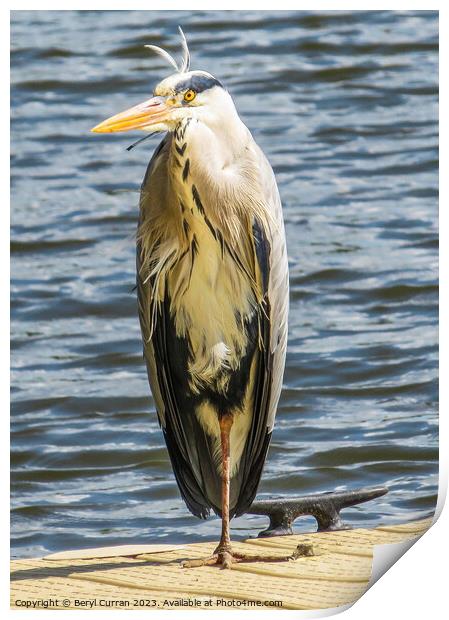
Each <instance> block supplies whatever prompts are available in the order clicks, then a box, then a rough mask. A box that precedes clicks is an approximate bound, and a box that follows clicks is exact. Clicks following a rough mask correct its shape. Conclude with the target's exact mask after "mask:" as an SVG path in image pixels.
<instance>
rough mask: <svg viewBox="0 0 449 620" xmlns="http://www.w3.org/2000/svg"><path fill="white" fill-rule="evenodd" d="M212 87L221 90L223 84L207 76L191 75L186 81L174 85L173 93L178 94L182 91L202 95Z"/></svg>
mask: <svg viewBox="0 0 449 620" xmlns="http://www.w3.org/2000/svg"><path fill="white" fill-rule="evenodd" d="M214 86H220V87H221V88H223V84H222V83H221V82H219V81H218V80H217V79H216V78H214V77H209V76H208V75H192V76H191V77H189V78H188V79H187V80H184V81H183V82H178V83H177V84H176V86H175V93H180V92H182V91H184V90H194V91H195V92H196V93H202V92H203V91H205V90H208V89H209V88H213V87H214Z"/></svg>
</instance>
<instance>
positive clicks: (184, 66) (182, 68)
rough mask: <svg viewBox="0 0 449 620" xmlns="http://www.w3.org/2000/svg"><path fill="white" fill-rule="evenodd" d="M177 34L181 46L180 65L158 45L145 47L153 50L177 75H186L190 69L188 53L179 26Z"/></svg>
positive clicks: (185, 40) (183, 35)
mask: <svg viewBox="0 0 449 620" xmlns="http://www.w3.org/2000/svg"><path fill="white" fill-rule="evenodd" d="M178 30H179V34H180V35H181V45H182V60H181V64H178V63H177V62H176V60H175V59H174V58H173V56H172V55H171V54H169V53H168V52H167V51H166V50H164V49H162V47H159V46H158V45H145V47H148V48H149V49H150V50H153V52H155V53H156V54H158V55H159V56H162V58H164V59H165V60H166V61H167V62H168V63H169V64H170V65H172V67H174V68H175V70H176V71H177V72H178V73H187V71H188V70H189V69H190V52H189V47H188V45H187V39H186V37H185V34H184V32H183V31H182V28H181V26H178Z"/></svg>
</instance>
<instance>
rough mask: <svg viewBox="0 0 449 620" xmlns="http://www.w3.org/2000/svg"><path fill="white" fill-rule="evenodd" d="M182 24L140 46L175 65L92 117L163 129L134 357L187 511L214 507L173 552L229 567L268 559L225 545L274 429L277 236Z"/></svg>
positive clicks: (147, 206) (143, 237)
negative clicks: (171, 46)
mask: <svg viewBox="0 0 449 620" xmlns="http://www.w3.org/2000/svg"><path fill="white" fill-rule="evenodd" d="M179 31H180V35H181V42H182V49H183V55H182V60H181V62H177V61H176V60H175V59H174V58H173V56H172V55H171V54H169V53H168V52H167V51H165V50H164V49H162V48H160V47H158V46H154V45H148V46H146V47H149V48H150V49H152V50H153V51H155V52H156V53H158V54H159V55H160V56H162V57H163V58H165V60H167V61H168V62H169V63H170V65H171V66H172V67H173V68H174V70H175V71H174V73H173V74H171V75H169V76H168V77H167V78H165V79H163V80H162V81H161V82H160V83H159V84H157V86H156V87H155V89H154V92H153V96H152V97H151V98H150V99H148V100H146V101H144V102H143V103H140V104H138V105H135V106H133V107H131V108H129V109H127V110H125V111H124V112H121V113H119V114H116V115H114V116H112V117H110V118H108V119H107V120H105V121H103V122H102V123H100V124H99V125H97V126H96V127H94V128H93V129H92V131H93V132H96V133H110V132H121V131H129V130H135V129H139V130H142V131H144V132H146V136H145V137H149V135H151V134H153V133H155V132H163V133H164V134H165V135H164V138H163V139H162V141H161V143H160V144H159V146H158V147H157V148H156V150H155V152H154V154H153V156H152V158H151V160H150V163H149V165H148V167H147V170H146V174H145V177H144V180H143V183H142V186H141V193H140V215H139V222H138V229H137V244H136V245H137V252H136V254H137V265H136V266H137V296H138V313H139V318H140V326H141V332H142V339H143V352H144V359H145V361H146V366H147V372H148V379H149V383H150V388H151V392H152V395H153V398H154V401H155V405H156V410H157V416H158V421H159V425H160V427H161V428H162V431H163V435H164V438H165V442H166V445H167V449H168V454H169V456H170V460H171V464H172V467H173V471H174V475H175V478H176V481H177V484H178V487H179V490H180V493H181V496H182V498H183V499H184V501H185V503H186V505H187V507H188V509H189V510H190V511H191V512H192V513H193V514H194V515H195V516H197V517H200V518H203V519H205V518H207V517H208V516H209V515H210V511H211V510H212V511H214V512H215V513H216V514H217V515H218V516H220V517H221V520H222V528H221V538H220V542H219V544H218V546H217V548H216V549H215V551H214V553H213V554H212V555H211V556H209V557H207V558H201V559H199V560H191V561H190V562H185V563H184V565H185V566H200V565H212V564H218V565H220V566H221V567H222V568H229V567H230V566H231V565H232V563H233V562H239V561H245V560H248V561H254V560H258V559H266V558H264V557H263V556H261V557H260V558H259V556H245V555H244V554H242V553H238V552H237V551H235V550H234V549H233V547H232V546H231V540H230V526H229V521H230V519H232V518H234V517H237V516H239V515H242V514H244V513H245V511H247V510H248V508H249V507H250V506H251V504H252V502H253V500H254V497H255V495H256V492H257V488H258V485H259V482H260V478H261V474H262V469H263V466H264V462H265V459H266V455H267V451H268V447H269V444H270V439H271V435H272V432H273V426H274V419H275V415H276V410H277V405H278V401H279V397H280V393H281V387H282V379H283V373H284V366H285V356H286V348H287V325H288V298H289V284H288V261H287V249H286V240H285V230H284V223H283V215H282V207H281V200H280V196H279V191H278V187H277V183H276V179H275V176H274V173H273V170H272V168H271V166H270V164H269V162H268V160H267V158H266V157H265V155H264V153H263V152H262V150H261V148H260V147H259V146H258V145H257V144H256V142H255V140H254V138H253V137H252V135H251V133H250V131H249V129H248V128H247V127H246V125H245V124H244V123H243V121H242V120H241V119H240V117H239V115H238V113H237V110H236V107H235V104H234V102H233V99H232V97H231V95H230V94H229V92H228V90H227V89H226V88H225V87H224V86H223V84H222V83H221V82H220V80H218V79H217V78H216V77H214V76H213V75H212V74H210V73H208V72H206V71H203V70H194V71H193V70H190V53H189V49H188V45H187V41H186V38H185V36H184V34H183V32H182V29H181V28H179ZM262 105H263V104H262ZM142 139H145V138H142ZM287 557H288V558H290V557H292V556H287ZM272 559H273V558H272ZM277 559H279V558H277ZM283 559H284V558H283Z"/></svg>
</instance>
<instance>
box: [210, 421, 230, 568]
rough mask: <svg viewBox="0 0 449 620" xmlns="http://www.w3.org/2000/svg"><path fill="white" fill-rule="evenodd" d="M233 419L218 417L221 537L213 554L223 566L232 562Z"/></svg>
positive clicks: (227, 565) (225, 566)
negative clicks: (230, 525)
mask: <svg viewBox="0 0 449 620" xmlns="http://www.w3.org/2000/svg"><path fill="white" fill-rule="evenodd" d="M233 421H234V419H233V416H232V415H224V416H222V417H221V418H220V420H219V423H220V439H221V468H222V469H221V538H220V542H219V544H218V547H217V548H216V549H215V552H214V553H215V554H217V556H218V559H217V561H218V563H219V564H222V565H223V568H229V566H230V565H231V562H232V551H231V536H230V533H229V488H230V484H231V481H230V480H231V447H230V434H231V427H232V423H233Z"/></svg>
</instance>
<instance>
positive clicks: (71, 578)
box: [11, 519, 431, 609]
mask: <svg viewBox="0 0 449 620" xmlns="http://www.w3.org/2000/svg"><path fill="white" fill-rule="evenodd" d="M430 524H431V520H430V519H427V520H425V521H420V522H415V523H411V524H410V523H408V524H399V525H392V526H381V527H379V528H376V529H373V530H364V529H354V530H344V531H339V532H326V533H314V534H300V535H294V536H279V537H276V538H269V539H259V538H258V539H248V540H246V541H242V542H240V541H238V542H235V543H234V547H235V548H236V549H237V550H239V551H245V552H247V553H253V554H254V553H257V554H261V555H263V554H267V553H268V554H271V555H273V554H274V553H276V554H279V556H284V555H287V554H290V553H291V552H292V551H293V550H294V549H295V548H296V546H297V545H298V544H304V543H307V544H311V545H312V547H313V552H314V555H313V556H311V557H302V558H299V559H297V560H295V561H288V562H252V563H242V564H235V565H234V566H233V568H232V569H231V570H221V569H219V568H217V567H214V566H204V567H200V568H190V569H185V568H182V567H181V564H180V561H181V560H183V559H187V558H190V559H192V558H196V557H202V556H205V555H209V554H210V553H211V552H212V551H213V549H214V547H215V544H214V543H198V544H192V545H186V546H185V547H183V548H182V547H176V546H175V548H170V546H165V548H158V551H159V552H158V553H156V552H155V549H154V548H151V546H150V548H146V546H141V545H138V546H136V547H135V548H134V549H133V550H131V553H129V552H130V549H127V553H126V556H117V554H116V551H117V548H109V550H108V549H106V550H105V549H104V548H100V549H99V550H98V557H88V558H79V557H78V556H79V555H80V554H79V552H66V553H64V554H63V555H59V559H58V558H56V559H48V557H47V558H41V559H19V560H13V561H12V563H11V569H12V585H11V606H12V607H13V608H15V609H17V608H23V607H24V606H25V605H26V604H28V605H30V606H31V605H33V604H34V605H36V608H41V605H43V601H50V600H56V599H57V600H58V601H60V605H58V608H66V609H80V608H83V609H90V608H92V609H106V608H111V607H114V608H117V609H148V608H153V609H156V608H160V609H173V608H175V609H179V608H180V607H182V608H190V607H191V606H194V607H195V608H196V609H210V608H214V609H226V608H232V609H258V608H265V609H266V608H271V609H273V608H281V609H322V608H332V607H338V606H340V605H345V604H348V603H352V602H353V601H355V600H357V599H358V598H359V597H360V596H361V595H362V594H363V592H364V591H365V590H366V587H367V584H368V582H369V579H370V576H371V567H372V554H373V546H374V545H376V544H387V543H391V542H399V541H402V540H409V539H414V538H417V537H419V536H420V535H421V534H423V533H424V532H425V531H426V530H427V529H428V527H429V526H430ZM162 547H164V546H162ZM142 551H145V553H142ZM148 551H151V552H152V553H148ZM105 553H106V555H107V556H108V557H105V556H104V554H105ZM87 555H89V556H93V555H94V554H93V552H92V550H91V551H90V553H88V554H87ZM130 555H133V557H130ZM53 558H54V556H53ZM64 599H67V600H68V601H69V602H68V603H67V607H66V606H65V605H63V603H62V601H63V600H64ZM77 601H78V604H77ZM183 601H184V604H183ZM189 601H190V603H189ZM81 602H82V603H81ZM81 604H82V606H81ZM90 605H92V607H90ZM31 608H33V607H31ZM53 608H54V607H53Z"/></svg>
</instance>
